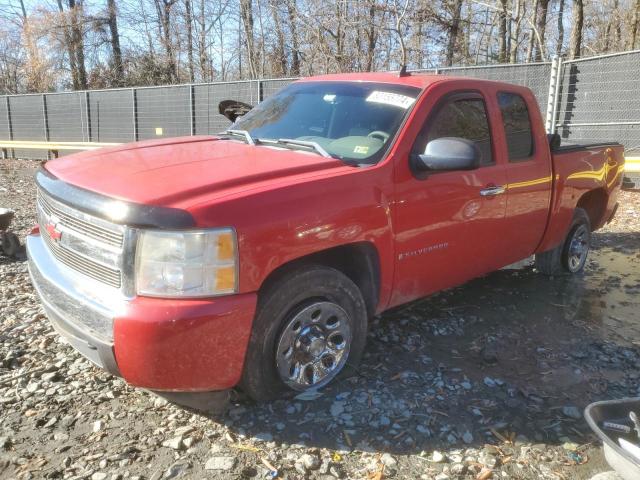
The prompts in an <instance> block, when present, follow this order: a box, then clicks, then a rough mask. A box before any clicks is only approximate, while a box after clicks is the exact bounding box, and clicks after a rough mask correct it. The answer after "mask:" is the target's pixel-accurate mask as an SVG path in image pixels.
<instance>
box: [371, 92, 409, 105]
mask: <svg viewBox="0 0 640 480" xmlns="http://www.w3.org/2000/svg"><path fill="white" fill-rule="evenodd" d="M414 101H415V98H411V97H407V96H406V95H400V94H399V93H391V92H381V91H379V90H375V91H373V92H371V94H370V95H369V96H368V97H367V102H374V103H384V104H385V105H393V106H394V107H400V108H404V109H405V110H406V109H407V108H409V107H410V106H411V105H412V104H413V102H414Z"/></svg>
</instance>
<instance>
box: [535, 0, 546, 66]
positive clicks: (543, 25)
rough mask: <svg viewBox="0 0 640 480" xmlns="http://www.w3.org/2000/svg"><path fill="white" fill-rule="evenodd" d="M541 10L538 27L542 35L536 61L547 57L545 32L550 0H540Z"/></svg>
mask: <svg viewBox="0 0 640 480" xmlns="http://www.w3.org/2000/svg"><path fill="white" fill-rule="evenodd" d="M538 6H539V10H540V11H539V12H538V15H537V22H536V27H537V29H538V35H539V37H540V40H539V44H538V48H536V56H535V61H536V62H540V61H542V60H545V58H546V54H545V51H546V48H547V47H546V43H545V33H546V30H547V10H548V8H549V0H539V3H538Z"/></svg>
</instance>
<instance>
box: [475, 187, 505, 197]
mask: <svg viewBox="0 0 640 480" xmlns="http://www.w3.org/2000/svg"><path fill="white" fill-rule="evenodd" d="M506 191H507V189H506V188H505V187H502V186H495V185H494V186H491V187H487V188H483V189H482V190H480V195H482V196H483V197H494V196H496V195H502V194H503V193H504V192H506Z"/></svg>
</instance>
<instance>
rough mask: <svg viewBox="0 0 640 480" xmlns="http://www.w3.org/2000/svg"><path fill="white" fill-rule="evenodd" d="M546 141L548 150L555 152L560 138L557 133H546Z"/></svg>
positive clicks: (560, 140) (560, 141)
mask: <svg viewBox="0 0 640 480" xmlns="http://www.w3.org/2000/svg"><path fill="white" fill-rule="evenodd" d="M547 141H548V142H549V150H551V151H552V152H555V151H556V150H558V149H559V148H560V144H561V143H562V138H561V137H560V134H558V133H547Z"/></svg>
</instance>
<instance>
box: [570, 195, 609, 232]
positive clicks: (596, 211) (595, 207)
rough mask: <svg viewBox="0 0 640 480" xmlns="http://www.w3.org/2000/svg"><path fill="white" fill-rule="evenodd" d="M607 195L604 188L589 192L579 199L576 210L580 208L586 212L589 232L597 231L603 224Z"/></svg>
mask: <svg viewBox="0 0 640 480" xmlns="http://www.w3.org/2000/svg"><path fill="white" fill-rule="evenodd" d="M608 201H609V195H608V194H607V192H606V191H605V189H604V188H597V189H595V190H590V191H588V192H586V193H585V194H584V195H582V196H581V197H580V199H579V200H578V203H577V204H576V208H582V209H583V210H584V211H585V212H587V216H588V217H589V222H590V223H591V231H594V230H597V229H598V228H600V227H601V226H602V224H603V223H604V216H605V212H606V210H607V203H608Z"/></svg>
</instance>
